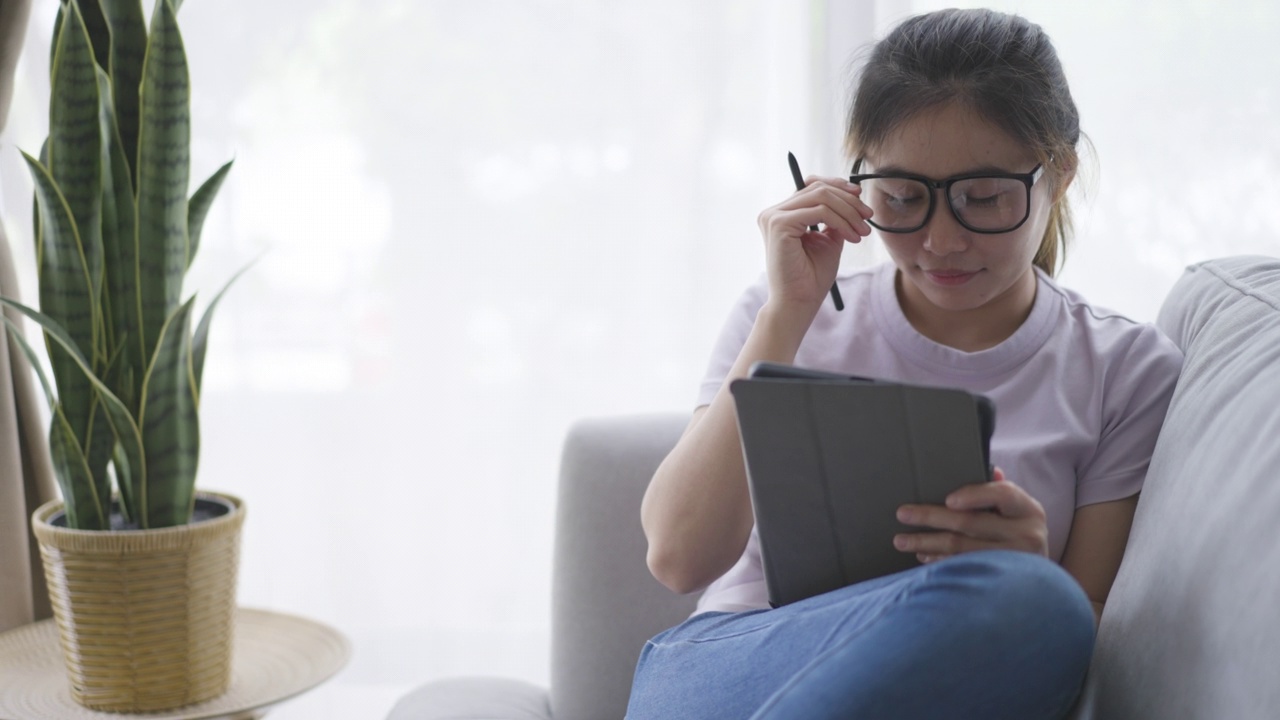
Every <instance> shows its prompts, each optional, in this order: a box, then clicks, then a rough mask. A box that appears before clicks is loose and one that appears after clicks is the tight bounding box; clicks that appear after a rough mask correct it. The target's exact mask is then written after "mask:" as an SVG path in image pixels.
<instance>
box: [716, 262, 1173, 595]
mask: <svg viewBox="0 0 1280 720" xmlns="http://www.w3.org/2000/svg"><path fill="white" fill-rule="evenodd" d="M1037 274H1038V277H1039V285H1038V287H1037V290H1036V299H1035V305H1034V307H1032V309H1031V315H1030V316H1029V317H1028V318H1027V320H1026V321H1025V322H1024V323H1023V324H1022V326H1021V327H1020V328H1018V330H1017V331H1016V332H1015V333H1014V334H1013V335H1012V336H1010V337H1009V338H1008V339H1006V340H1005V341H1004V342H1002V343H1000V344H999V345H997V346H996V347H993V348H989V349H987V350H982V351H980V352H975V353H967V352H962V351H960V350H956V349H954V348H950V347H947V346H945V345H940V344H938V343H936V342H933V341H932V340H929V339H928V338H926V337H924V336H923V335H921V334H920V333H918V332H916V330H915V329H914V328H913V327H912V326H911V324H910V323H909V322H907V318H906V316H905V315H904V314H903V312H902V308H901V306H900V305H899V304H898V300H897V294H896V292H895V290H894V278H895V275H896V268H895V267H894V266H893V264H892V263H886V264H884V265H881V266H878V267H875V268H868V269H864V270H859V271H854V272H851V273H844V274H841V276H840V277H839V279H838V280H837V282H838V283H839V285H840V293H841V294H842V295H843V297H844V299H845V304H846V305H845V309H844V311H843V312H837V311H836V310H835V308H834V307H833V306H832V304H831V303H823V305H822V309H821V310H820V311H819V312H818V316H817V317H816V318H815V319H814V321H813V325H812V326H810V328H809V332H808V334H806V335H805V338H804V341H803V342H802V343H801V346H800V351H799V353H798V354H797V355H796V361H795V364H796V365H799V366H801V367H809V368H816V369H820V370H830V371H834V372H840V373H848V374H852V375H863V376H867V377H875V378H881V379H886V380H898V381H902V382H910V383H916V384H922V385H941V386H950V387H959V388H964V389H965V390H969V391H972V392H978V393H983V394H985V395H987V396H988V397H990V398H991V399H992V401H994V402H995V405H996V429H995V434H994V436H993V437H992V440H991V459H992V462H993V463H994V464H995V465H997V466H998V467H1000V468H1001V469H1002V470H1004V473H1005V477H1006V478H1007V479H1008V480H1009V481H1011V482H1013V483H1016V484H1017V485H1019V486H1021V487H1022V488H1023V489H1025V490H1026V491H1027V492H1028V493H1030V494H1031V495H1032V496H1033V497H1034V498H1036V499H1037V500H1039V501H1040V503H1041V504H1042V505H1043V506H1044V509H1045V514H1046V515H1047V517H1048V528H1049V556H1050V557H1051V558H1053V559H1054V560H1058V561H1060V560H1061V558H1062V553H1063V550H1064V549H1065V547H1066V543H1067V534H1068V531H1069V530H1070V528H1071V520H1072V517H1073V516H1074V515H1075V509H1076V508H1078V507H1082V506H1084V505H1090V504H1093V503H1100V502H1107V501H1110V500H1119V499H1122V498H1126V497H1130V496H1132V495H1134V494H1136V493H1137V492H1138V491H1139V490H1141V489H1142V481H1143V478H1144V477H1145V476H1146V472H1147V463H1148V461H1150V459H1151V452H1152V450H1153V449H1154V447H1155V442H1156V435H1157V433H1158V432H1159V430H1160V426H1161V424H1162V423H1163V422H1164V415H1165V411H1166V410H1167V409H1168V406H1169V400H1170V398H1171V396H1172V395H1173V388H1174V384H1175V383H1176V381H1177V378H1178V372H1179V370H1180V369H1181V366H1182V353H1181V352H1180V351H1179V350H1178V348H1177V347H1176V346H1175V345H1174V344H1173V343H1172V342H1171V341H1169V339H1168V338H1166V337H1164V335H1162V334H1161V333H1160V332H1159V331H1158V330H1156V328H1155V327H1154V326H1153V325H1149V324H1142V323H1137V322H1134V321H1132V320H1129V319H1127V318H1125V317H1122V316H1120V315H1117V314H1115V313H1112V312H1108V311H1105V310H1102V309H1099V308H1095V307H1092V306H1090V305H1089V304H1088V303H1086V302H1085V301H1084V299H1083V298H1081V297H1080V296H1079V295H1077V294H1076V293H1074V292H1072V291H1070V290H1066V289H1063V288H1061V287H1059V286H1058V285H1057V284H1056V283H1054V281H1053V280H1052V279H1051V278H1049V277H1048V276H1047V275H1045V274H1044V273H1041V272H1039V271H1038V270H1037ZM768 292H769V290H768V283H767V279H766V278H764V277H762V278H761V279H760V280H759V281H758V282H757V283H756V284H755V285H753V286H752V287H750V288H749V289H748V290H747V291H746V292H745V293H744V294H743V296H742V298H741V299H740V300H739V302H738V304H737V306H736V307H735V308H734V310H733V312H732V313H731V315H730V316H729V319H728V321H727V322H726V323H725V326H724V329H723V330H722V331H721V334H720V338H719V340H718V341H717V343H716V346H715V349H714V350H713V352H712V357H711V363H710V365H709V367H708V370H707V375H706V378H705V380H704V381H703V383H702V387H701V389H700V391H699V393H698V402H697V404H698V405H699V406H701V405H706V404H709V403H710V402H711V400H712V398H714V397H715V394H716V392H717V391H718V390H719V389H720V386H721V385H722V384H723V382H724V378H725V376H726V375H727V374H728V372H729V369H730V368H731V367H732V365H733V363H734V361H735V360H736V359H737V357H738V353H739V352H740V351H741V349H742V346H743V344H744V343H745V342H746V339H747V335H748V334H749V333H750V331H751V327H752V325H753V323H754V322H755V317H756V313H757V312H758V311H759V309H760V307H761V306H762V305H763V304H764V301H765V298H766V297H767V296H768ZM768 606H769V605H768V593H767V590H766V588H765V583H764V573H763V570H762V567H761V564H760V544H759V538H758V536H757V534H756V531H755V530H754V529H753V530H752V532H751V537H750V539H749V540H748V542H747V547H746V550H745V551H744V552H743V554H742V557H741V558H740V559H739V560H738V562H737V564H735V565H734V566H733V567H732V568H731V569H730V570H729V571H728V572H727V573H725V574H724V575H723V576H722V577H720V578H719V579H718V580H716V581H715V582H713V583H712V584H711V585H710V586H708V587H707V589H706V590H705V591H704V592H703V595H702V598H701V599H700V600H699V602H698V608H697V612H699V613H701V612H707V611H710V610H727V611H740V610H750V609H757V608H766V607H768Z"/></svg>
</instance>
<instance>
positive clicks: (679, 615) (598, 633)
mask: <svg viewBox="0 0 1280 720" xmlns="http://www.w3.org/2000/svg"><path fill="white" fill-rule="evenodd" d="M688 422H689V415H688V414H666V415H647V416H623V417H615V418H605V419H593V420H583V421H581V422H579V423H577V424H576V425H575V426H574V427H573V428H572V429H571V430H570V431H569V435H568V438H567V439H566V440H565V444H564V453H563V457H562V458H561V463H560V485H559V495H558V498H557V501H556V539H555V550H554V558H555V559H554V568H553V570H552V582H551V607H552V610H551V711H552V717H554V718H555V719H556V720H603V719H605V718H621V717H622V716H623V714H624V713H625V712H626V709H627V698H628V697H629V696H630V694H631V679H632V676H633V675H634V673H635V667H636V660H638V659H639V657H640V651H641V650H642V649H643V648H644V644H645V642H646V641H648V639H649V638H651V637H653V636H654V635H657V634H658V633H659V632H661V631H663V630H665V629H667V628H669V627H672V626H673V625H677V624H679V623H680V622H681V621H683V620H684V619H685V618H687V617H689V615H690V613H692V612H693V609H694V605H695V603H696V601H697V596H696V595H688V596H680V595H676V594H675V593H673V592H671V591H670V590H668V589H667V588H666V587H664V586H663V585H661V584H660V583H659V582H658V581H657V580H654V579H653V576H651V575H650V574H649V570H648V566H647V565H646V563H645V554H646V552H647V549H648V544H647V543H646V541H645V537H644V530H643V529H642V528H641V526H640V500H641V498H643V497H644V491H645V488H646V487H648V485H649V479H650V478H652V477H653V473H654V471H655V470H657V469H658V465H659V463H661V462H662V459H663V458H665V457H666V455H667V453H668V452H670V451H671V448H672V447H674V446H675V444H676V440H678V439H679V438H680V434H681V433H682V432H683V431H684V427H685V425H687V424H688Z"/></svg>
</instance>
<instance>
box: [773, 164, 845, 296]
mask: <svg viewBox="0 0 1280 720" xmlns="http://www.w3.org/2000/svg"><path fill="white" fill-rule="evenodd" d="M787 164H788V165H790V166H791V179H792V180H795V181H796V189H797V190H803V189H804V175H801V174H800V163H798V162H796V156H795V154H793V153H790V152H788V153H787ZM809 229H810V230H812V231H813V232H818V226H817V225H810V226H809ZM831 302H833V303H835V304H836V310H843V309H844V299H843V298H841V297H840V288H839V287H837V286H836V284H835V283H831Z"/></svg>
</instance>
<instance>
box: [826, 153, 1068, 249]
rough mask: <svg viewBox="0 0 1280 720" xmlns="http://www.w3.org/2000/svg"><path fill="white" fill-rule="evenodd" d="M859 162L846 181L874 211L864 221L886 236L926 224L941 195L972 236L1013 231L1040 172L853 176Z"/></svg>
mask: <svg viewBox="0 0 1280 720" xmlns="http://www.w3.org/2000/svg"><path fill="white" fill-rule="evenodd" d="M861 167H862V158H858V160H857V162H855V163H854V164H853V171H852V174H850V175H849V182H851V183H854V184H856V185H860V186H862V201H863V202H864V203H866V204H867V205H868V206H870V207H871V209H872V210H873V211H874V214H872V216H871V219H870V220H868V221H867V222H868V223H870V224H871V226H872V227H874V228H877V229H879V230H883V231H884V232H890V233H909V232H915V231H917V230H919V229H920V228H922V227H924V226H925V225H928V224H929V219H930V218H932V217H933V211H934V208H935V207H936V206H937V199H936V198H935V197H934V195H935V193H934V191H935V190H941V191H943V194H944V195H945V196H946V198H947V206H948V207H950V208H951V214H952V215H953V216H954V217H955V219H956V222H958V223H960V224H961V225H962V226H964V227H966V228H968V229H969V230H972V231H973V232H976V233H987V234H995V233H1006V232H1011V231H1013V230H1017V229H1018V228H1019V227H1021V226H1022V224H1023V223H1025V222H1026V221H1027V218H1028V217H1030V216H1031V188H1032V187H1033V186H1034V185H1035V184H1036V181H1037V180H1039V179H1040V176H1041V175H1043V174H1044V166H1043V165H1042V164H1038V165H1036V166H1035V167H1034V168H1032V170H1031V172H1029V173H973V174H970V175H957V176H955V177H949V178H946V179H944V180H932V179H930V178H927V177H924V176H922V175H909V174H906V173H870V174H859V173H858V169H859V168H861Z"/></svg>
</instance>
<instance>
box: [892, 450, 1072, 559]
mask: <svg viewBox="0 0 1280 720" xmlns="http://www.w3.org/2000/svg"><path fill="white" fill-rule="evenodd" d="M898 521H899V522H901V523H903V524H905V525H915V526H917V527H928V528H935V529H936V530H937V531H938V532H922V533H901V534H899V535H896V536H894V539H893V544H894V547H896V548H897V549H899V550H901V551H902V552H911V553H915V554H916V558H917V559H919V560H920V562H923V563H929V562H933V561H935V560H941V559H943V558H946V557H950V556H952V555H959V554H960V553H966V552H972V551H974V550H1021V551H1024V552H1031V553H1036V554H1037V555H1044V556H1048V554H1049V527H1048V524H1047V522H1046V520H1045V515H1044V507H1043V506H1041V505H1040V503H1039V501H1037V500H1036V499H1035V498H1033V497H1031V496H1030V495H1028V494H1027V491H1026V490H1023V489H1022V488H1020V487H1018V486H1017V485H1014V484H1013V483H1011V482H1008V481H1006V480H1005V479H1004V472H1003V471H1002V470H1000V468H996V469H995V472H994V473H993V475H992V481H991V482H987V483H982V484H980V485H966V486H964V487H962V488H960V489H959V490H956V491H955V492H953V493H951V494H950V495H948V496H947V504H946V505H945V506H943V505H903V506H902V507H900V508H898Z"/></svg>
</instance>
